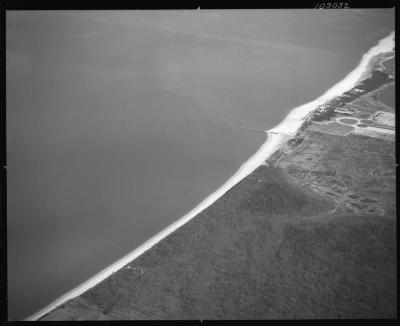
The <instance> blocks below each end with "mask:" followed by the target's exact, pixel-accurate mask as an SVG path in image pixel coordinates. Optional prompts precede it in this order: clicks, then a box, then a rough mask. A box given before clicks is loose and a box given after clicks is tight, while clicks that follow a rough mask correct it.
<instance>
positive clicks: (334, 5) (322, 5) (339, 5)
mask: <svg viewBox="0 0 400 326" xmlns="http://www.w3.org/2000/svg"><path fill="white" fill-rule="evenodd" d="M346 8H350V7H349V3H348V2H318V3H317V5H316V6H315V7H314V9H346Z"/></svg>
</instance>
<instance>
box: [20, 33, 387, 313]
mask: <svg viewBox="0 0 400 326" xmlns="http://www.w3.org/2000/svg"><path fill="white" fill-rule="evenodd" d="M393 48H394V32H392V33H391V34H390V35H389V36H387V37H386V38H384V39H382V40H381V41H379V43H378V44H377V45H376V46H374V47H373V48H371V49H370V50H369V51H368V52H367V53H366V54H364V55H363V57H362V59H361V61H360V63H359V65H358V66H357V68H356V69H355V70H353V71H352V72H351V73H350V74H348V75H347V76H346V77H345V78H344V79H343V80H342V81H341V82H339V83H337V84H336V85H334V86H333V87H332V88H330V89H329V90H328V91H327V92H325V93H324V94H323V95H322V96H321V97H319V98H317V99H316V100H314V101H312V102H309V103H307V104H304V105H302V106H299V107H297V108H295V109H293V110H292V111H291V112H290V113H289V115H288V116H287V117H286V118H285V119H284V120H283V121H282V122H281V123H280V124H279V125H278V126H276V127H275V128H273V129H270V130H269V131H267V133H268V138H267V141H266V142H265V143H264V144H263V145H262V146H261V147H260V149H259V150H258V151H257V152H256V153H255V154H254V155H253V156H252V157H250V158H249V159H248V160H247V161H246V162H245V163H243V165H242V166H241V167H240V168H239V170H238V171H237V172H236V173H235V174H234V175H233V176H232V177H230V178H229V179H228V181H226V182H225V183H224V184H223V185H222V186H221V187H220V188H219V189H217V190H216V191H215V192H213V193H212V194H211V195H209V196H208V197H207V198H206V199H204V200H203V201H202V202H201V203H200V204H199V205H198V206H196V207H195V208H194V209H193V210H191V211H190V212H189V213H187V214H186V215H185V216H183V217H182V218H180V219H179V220H177V221H176V222H174V223H172V224H171V225H170V226H168V227H167V228H165V229H164V230H162V231H161V232H159V233H158V234H156V235H155V236H153V237H152V238H151V239H149V240H148V241H146V242H145V243H144V244H142V245H141V246H140V247H138V248H136V249H135V250H134V251H132V252H131V253H129V254H128V255H126V256H124V257H122V258H121V259H119V260H118V261H117V262H115V263H113V264H112V265H110V266H109V267H107V268H105V269H104V270H102V271H101V272H100V273H98V274H96V275H95V276H93V277H91V278H90V279H89V280H87V281H86V282H84V283H82V284H81V285H79V286H77V287H76V288H74V289H72V290H71V291H69V292H68V293H66V294H64V295H63V296H61V297H59V298H58V299H56V300H55V301H53V302H52V303H50V304H49V305H47V306H46V307H45V308H43V309H41V310H40V311H38V312H37V313H35V314H33V315H32V316H30V317H28V318H27V319H26V320H37V319H39V318H41V317H42V316H43V315H45V314H47V313H49V312H50V311H51V310H53V309H55V308H56V307H57V306H59V305H61V304H63V303H65V302H66V301H69V300H71V299H73V298H75V297H77V296H79V295H81V294H82V293H84V292H86V291H87V290H89V289H90V288H92V287H94V286H95V285H96V284H98V283H100V282H101V281H103V280H104V279H106V278H107V277H108V276H110V275H111V274H112V273H114V272H116V271H118V270H119V269H121V268H122V267H124V266H125V265H126V264H128V263H129V262H131V261H132V260H133V259H135V258H137V257H138V256H140V255H141V254H143V253H144V252H146V251H147V250H149V249H150V248H151V247H153V246H154V245H155V244H157V243H158V242H159V241H161V240H162V239H164V238H165V237H167V236H168V235H169V234H171V233H172V232H174V231H175V230H176V229H178V228H179V227H181V226H182V225H184V224H185V223H187V222H188V221H190V220H191V219H192V218H193V217H195V216H196V215H197V214H199V213H200V212H201V211H203V210H204V209H206V208H207V207H208V206H210V205H212V204H213V203H214V202H215V201H216V200H217V199H218V198H220V197H221V196H222V195H224V194H225V193H226V192H227V191H228V190H229V189H231V188H232V187H233V186H235V185H236V184H237V183H238V182H240V181H241V180H243V179H244V178H245V177H247V176H248V175H249V174H250V173H252V172H253V171H254V170H255V169H256V168H258V167H259V166H260V165H261V164H263V163H264V161H265V160H266V159H268V157H270V156H271V155H272V154H273V153H274V152H275V151H276V150H278V149H279V148H280V147H281V145H282V144H283V143H285V142H286V140H287V139H288V138H290V136H292V135H295V134H296V132H297V130H298V129H299V128H300V126H301V124H302V123H303V121H304V119H305V117H306V116H307V115H308V114H309V113H310V112H312V111H313V110H315V109H316V108H317V106H318V105H320V104H323V103H324V102H326V101H327V100H329V99H331V98H333V97H335V96H338V95H341V94H342V93H343V92H346V91H347V90H350V89H351V88H352V87H354V86H355V85H356V83H357V82H358V80H359V78H360V77H361V75H362V73H363V72H364V70H365V69H366V67H367V65H368V61H369V60H370V59H371V58H372V57H373V56H374V55H376V54H378V53H380V52H389V51H392V49H393ZM270 131H272V132H274V133H270Z"/></svg>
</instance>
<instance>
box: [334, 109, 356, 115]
mask: <svg viewBox="0 0 400 326" xmlns="http://www.w3.org/2000/svg"><path fill="white" fill-rule="evenodd" d="M335 113H340V114H347V115H352V114H353V113H354V111H353V110H350V109H343V108H338V109H335Z"/></svg>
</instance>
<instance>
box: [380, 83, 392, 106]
mask: <svg viewBox="0 0 400 326" xmlns="http://www.w3.org/2000/svg"><path fill="white" fill-rule="evenodd" d="M379 100H380V101H382V102H383V103H385V104H387V105H389V106H391V107H392V108H394V107H395V87H394V85H390V86H388V87H386V88H385V89H383V90H382V91H381V92H379Z"/></svg>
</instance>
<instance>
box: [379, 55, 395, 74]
mask: <svg viewBox="0 0 400 326" xmlns="http://www.w3.org/2000/svg"><path fill="white" fill-rule="evenodd" d="M382 64H383V66H384V67H385V72H386V73H388V74H390V75H394V74H395V73H396V68H395V60H394V58H391V59H389V60H386V61H384V62H383V63H382Z"/></svg>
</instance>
